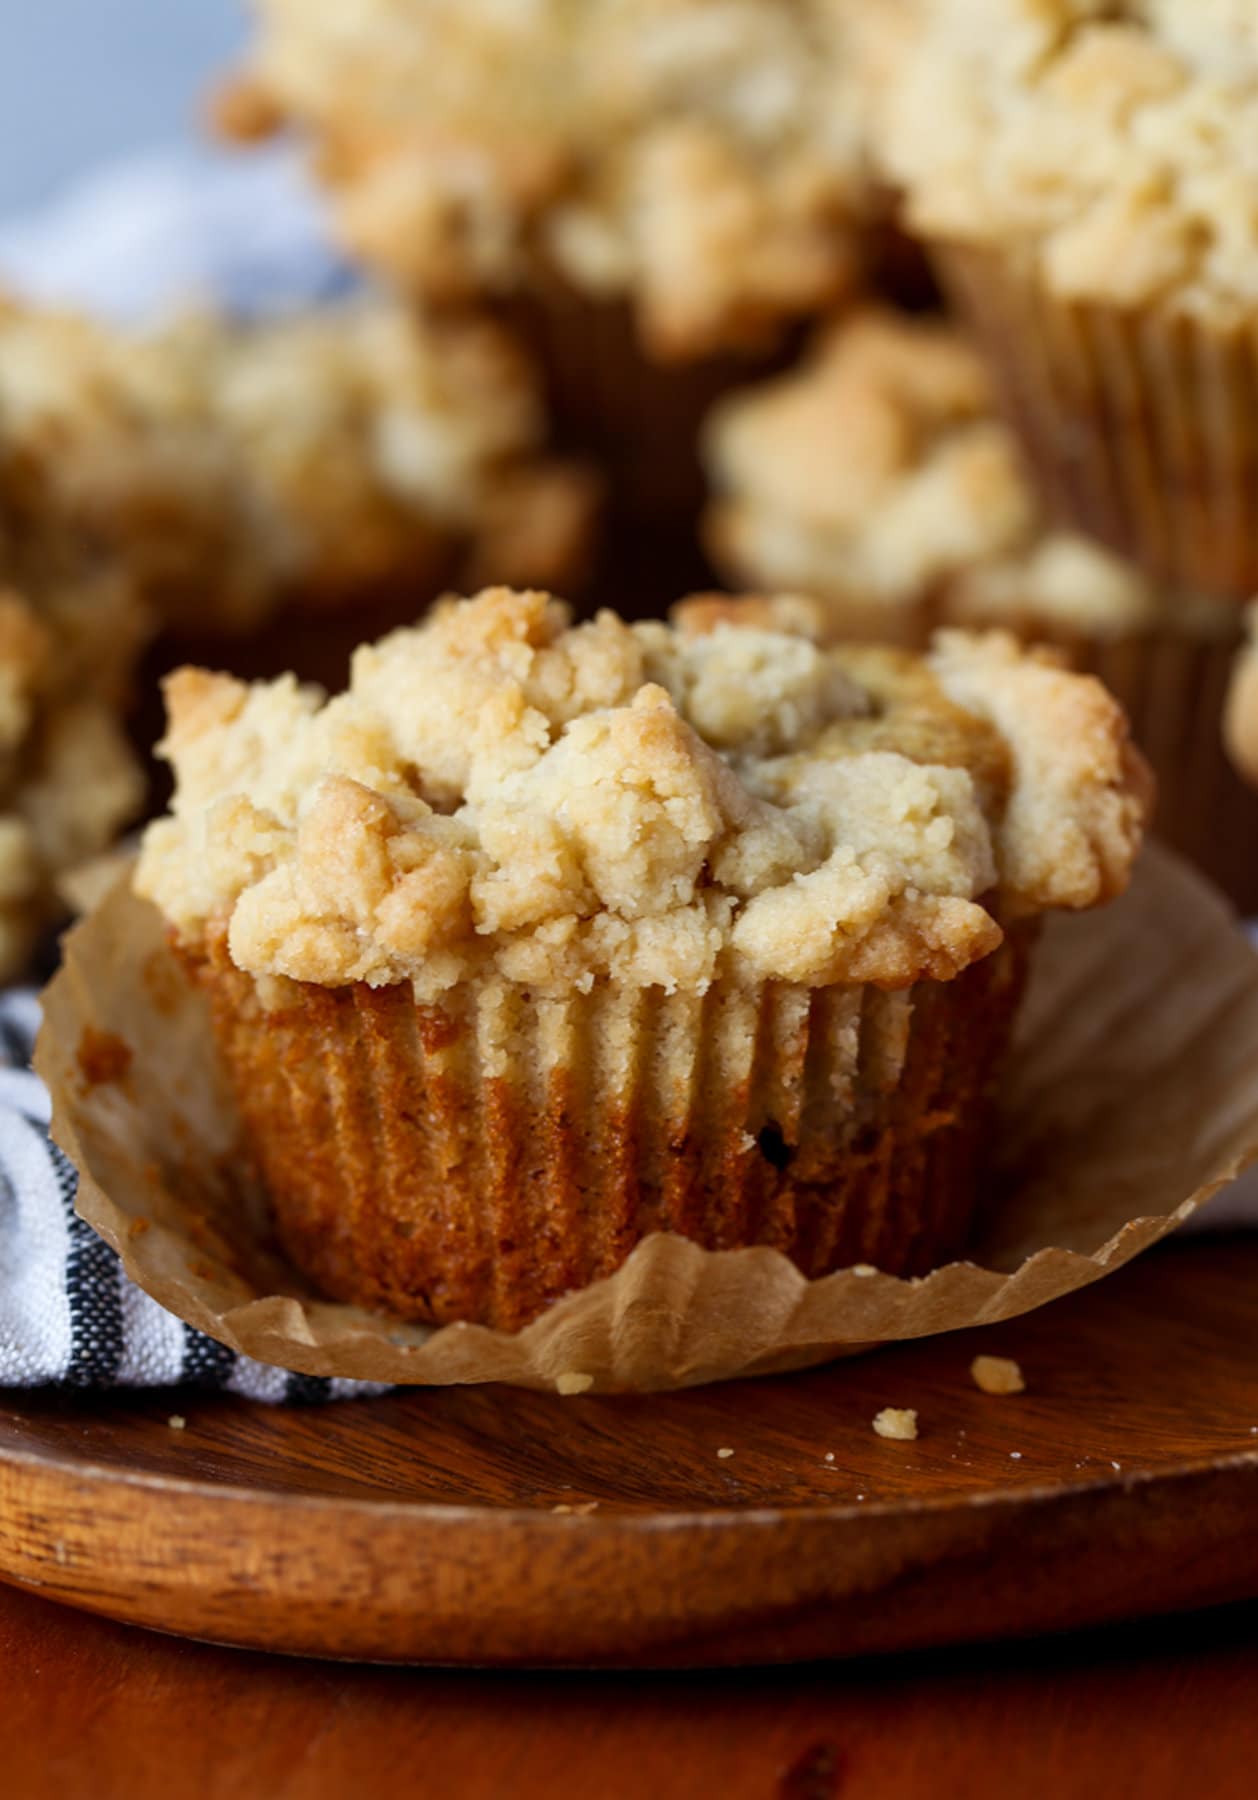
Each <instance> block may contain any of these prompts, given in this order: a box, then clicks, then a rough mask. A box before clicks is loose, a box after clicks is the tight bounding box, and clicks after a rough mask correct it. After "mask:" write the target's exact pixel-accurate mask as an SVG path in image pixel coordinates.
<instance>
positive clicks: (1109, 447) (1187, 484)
mask: <svg viewBox="0 0 1258 1800" xmlns="http://www.w3.org/2000/svg"><path fill="white" fill-rule="evenodd" d="M931 249H932V255H933V258H934V261H935V263H936V266H937V268H938V271H939V274H940V277H941V280H942V282H943V285H944V287H945V288H946V289H947V291H948V293H949V295H950V296H951V298H952V299H953V301H954V303H955V304H956V306H957V307H958V310H959V311H960V312H961V313H962V315H963V316H964V317H965V319H966V320H967V321H968V323H969V325H970V326H971V328H972V331H973V334H974V336H975V338H976V339H977V341H978V343H979V346H980V348H981V349H982V350H983V352H984V354H985V356H986V358H987V361H988V363H989V365H990V368H991V372H992V375H993V377H994V379H995V382H996V387H997V392H998V395H999V398H1000V400H1001V403H1002V405H1003V407H1004V409H1005V411H1006V412H1007V414H1008V416H1009V418H1010V421H1011V423H1012V424H1013V426H1014V428H1015V429H1016V430H1017V432H1018V435H1019V437H1020V439H1021V442H1022V446H1023V449H1024V450H1025V452H1026V454H1027V457H1028V460H1029V461H1030V463H1031V466H1032V468H1033V470H1034V473H1035V475H1036V477H1037V479H1038V482H1039V485H1040V488H1041V490H1042V492H1043V495H1044V498H1045V500H1046V501H1047V503H1048V504H1049V506H1050V507H1051V509H1052V510H1053V511H1054V512H1055V513H1056V514H1057V515H1058V516H1059V517H1060V518H1062V519H1064V520H1066V521H1067V522H1069V523H1070V524H1072V525H1074V526H1075V527H1076V528H1077V529H1079V530H1080V531H1083V532H1086V533H1088V534H1090V535H1091V536H1092V537H1096V538H1099V539H1100V540H1101V541H1102V542H1103V543H1106V544H1108V545H1110V546H1111V548H1112V549H1115V550H1117V551H1120V552H1121V553H1122V554H1123V555H1125V556H1128V557H1130V559H1131V560H1132V561H1133V562H1136V563H1138V564H1139V565H1140V566H1141V567H1142V568H1143V569H1145V570H1146V571H1147V573H1148V574H1150V575H1151V576H1153V577H1154V578H1155V579H1156V580H1159V581H1163V582H1166V583H1167V584H1169V585H1171V586H1173V587H1178V588H1181V589H1185V590H1195V591H1197V592H1199V593H1203V594H1210V595H1212V596H1214V597H1216V598H1219V599H1230V600H1235V601H1244V600H1247V599H1248V598H1249V597H1250V596H1251V595H1252V594H1253V593H1254V592H1255V590H1258V532H1256V531H1255V530H1254V519H1255V516H1258V314H1253V313H1251V314H1250V315H1249V316H1241V315H1239V314H1238V315H1237V316H1236V317H1235V318H1234V319H1233V318H1229V319H1228V320H1220V319H1217V318H1210V317H1208V316H1204V315H1203V316H1200V317H1199V316H1196V315H1194V314H1193V313H1191V312H1188V311H1186V310H1182V309H1171V308H1168V307H1165V306H1162V307H1158V306H1148V307H1129V308H1124V307H1119V306H1116V305H1105V304H1102V303H1100V302H1077V301H1070V300H1067V299H1063V298H1062V297H1061V296H1060V295H1057V294H1055V293H1054V292H1053V291H1052V289H1051V288H1050V287H1049V286H1048V284H1047V283H1046V282H1044V281H1043V280H1042V279H1041V278H1040V277H1039V276H1038V274H1037V272H1036V270H1035V268H1034V266H1033V264H1032V263H1031V262H1030V259H1028V258H1022V257H1019V256H1017V255H1015V254H1012V253H1005V252H1002V251H999V250H992V249H988V248H986V247H980V246H975V245H969V244H958V243H942V244H934V245H932V246H931Z"/></svg>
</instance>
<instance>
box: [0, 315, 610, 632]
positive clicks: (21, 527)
mask: <svg viewBox="0 0 1258 1800" xmlns="http://www.w3.org/2000/svg"><path fill="white" fill-rule="evenodd" d="M545 432H546V421H545V414H544V408H543V405H542V401H541V398H540V395H539V393H538V390H537V386H536V383H535V382H534V380H533V378H532V375H531V373H530V370H529V368H528V366H527V365H526V363H525V362H524V361H523V359H522V358H521V356H520V354H519V353H518V351H517V350H516V349H515V348H514V347H513V346H512V345H511V344H510V343H509V342H508V341H507V339H506V338H505V337H504V336H503V335H502V334H501V333H500V332H499V331H498V329H497V328H495V327H493V326H489V325H486V324H482V323H474V322H470V323H469V322H459V323H449V324H446V323H441V324H433V325H424V324H422V323H421V322H420V321H418V320H417V319H415V318H413V317H412V316H411V315H410V314H409V313H408V312H406V311H405V310H403V309H401V308H398V307H394V306H390V305H387V304H384V303H381V302H373V301H363V302H359V303H356V304H350V305H346V306H342V307H334V308H327V309H323V310H321V311H318V312H314V313H310V314H302V315H294V316H292V317H290V318H283V319H279V320H274V321H269V322H263V323H258V324H254V325H249V326H241V325H233V324H230V323H229V322H227V321H225V320H223V319H218V318H211V317H208V316H207V317H188V318H184V319H181V320H179V321H177V322H175V323H172V324H171V325H169V326H168V327H166V328H164V329H160V330H157V331H153V332H150V333H147V334H144V335H129V334H124V333H122V332H119V331H116V330H112V329H110V328H108V327H106V326H103V325H99V324H96V323H93V322H91V321H89V320H87V319H83V318H78V317H73V316H70V315H61V314H53V313H47V312H42V311H37V310H34V309H29V308H24V307H21V306H17V305H11V304H10V305H3V306H0V507H2V508H3V521H4V523H3V531H4V543H3V547H2V551H0V554H2V556H3V563H2V564H0V567H2V568H3V569H4V570H6V571H7V573H8V574H9V577H10V578H11V579H13V580H15V581H17V582H18V583H19V584H22V585H25V586H28V587H32V588H33V587H35V586H39V587H40V588H41V589H42V588H43V587H45V586H47V585H48V584H49V581H50V579H55V580H56V581H58V582H61V581H65V580H77V579H80V578H81V577H82V575H83V573H84V572H85V571H86V572H95V571H98V570H100V569H104V570H106V571H109V572H111V573H112V574H114V575H116V576H117V578H118V579H119V580H121V581H123V582H125V583H126V584H127V585H128V586H129V587H130V588H131V590H132V591H133V593H134V596H135V605H136V607H137V608H138V609H140V610H142V611H144V612H146V613H148V614H150V615H152V616H154V617H156V618H157V619H158V620H161V621H163V622H165V623H168V624H170V623H174V624H178V625H180V626H182V627H190V628H196V629H200V630H210V631H218V630H227V631H245V630H252V629H255V628H256V627H257V626H259V625H260V624H261V623H263V622H264V621H265V620H266V619H267V618H268V617H271V616H272V615H274V614H276V613H277V612H279V611H280V610H282V609H283V608H285V607H300V608H302V609H322V608H332V607H338V606H345V605H359V604H362V603H364V601H365V599H366V598H368V597H371V596H378V595H380V594H381V593H382V592H386V593H395V594H404V595H406V596H407V597H408V601H409V608H408V610H409V616H412V617H413V616H414V612H415V610H416V607H417V606H418V605H419V604H421V603H422V602H423V601H424V600H425V599H427V598H430V597H431V596H432V594H433V593H435V592H437V591H439V590H440V587H441V586H442V585H443V584H444V583H445V582H446V581H447V580H449V579H452V578H453V577H454V576H455V575H457V574H461V573H463V572H464V571H465V570H466V569H468V568H469V567H470V568H471V570H472V571H473V572H474V575H475V578H476V579H484V578H488V577H490V576H504V575H508V574H509V575H511V576H512V578H514V579H518V580H522V581H527V580H543V579H544V580H547V581H551V580H556V579H566V578H569V577H571V576H573V575H574V574H575V573H576V569H577V564H578V562H579V560H580V558H581V556H582V555H583V553H584V551H585V548H586V539H587V534H588V528H589V515H590V509H591V505H592V501H593V492H592V488H591V484H590V480H589V477H588V476H587V475H585V474H584V473H582V472H581V471H579V470H575V469H573V468H572V467H570V466H568V465H564V464H557V463H555V462H553V461H550V460H548V459H547V457H546V456H545V455H544V454H543V453H542V449H541V447H542V445H543V442H544V439H545ZM50 571H51V575H50Z"/></svg>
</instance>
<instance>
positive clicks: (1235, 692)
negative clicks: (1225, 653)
mask: <svg viewBox="0 0 1258 1800" xmlns="http://www.w3.org/2000/svg"><path fill="white" fill-rule="evenodd" d="M1246 624H1247V627H1248V629H1247V631H1246V635H1245V639H1244V641H1243V643H1242V644H1241V646H1240V649H1239V650H1238V651H1237V652H1236V660H1235V662H1234V664H1233V665H1232V676H1231V680H1230V682H1229V684H1228V694H1227V708H1226V711H1225V713H1224V737H1225V739H1226V741H1227V747H1228V751H1229V753H1230V755H1231V757H1232V760H1233V762H1234V763H1235V764H1236V767H1237V768H1238V769H1239V770H1240V772H1241V774H1242V775H1243V776H1244V777H1245V779H1246V781H1248V782H1250V783H1251V784H1252V785H1253V786H1254V787H1258V608H1255V607H1250V609H1249V611H1248V614H1247V615H1246Z"/></svg>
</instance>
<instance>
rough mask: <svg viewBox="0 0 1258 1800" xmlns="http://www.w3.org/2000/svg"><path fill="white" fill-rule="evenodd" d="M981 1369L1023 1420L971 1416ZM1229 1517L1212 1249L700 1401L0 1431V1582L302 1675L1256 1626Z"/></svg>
mask: <svg viewBox="0 0 1258 1800" xmlns="http://www.w3.org/2000/svg"><path fill="white" fill-rule="evenodd" d="M979 1350H982V1351H986V1352H996V1353H999V1354H1003V1355H1009V1356H1013V1357H1015V1358H1016V1359H1017V1360H1018V1361H1019V1362H1020V1363H1021V1365H1022V1367H1023V1369H1024V1372H1025V1375H1026V1379H1027V1383H1028V1391H1027V1392H1026V1393H1025V1394H1023V1395H1018V1396H1012V1397H1008V1398H994V1397H991V1396H987V1395H984V1394H982V1393H980V1392H979V1391H978V1390H977V1389H976V1388H975V1387H974V1385H973V1383H972V1382H971V1380H970V1378H969V1365H970V1360H971V1358H972V1357H973V1356H974V1355H975V1354H976V1352H977V1351H979ZM883 1406H897V1407H914V1408H916V1409H917V1411H918V1414H919V1418H920V1427H921V1434H920V1436H919V1438H918V1439H917V1440H916V1442H912V1443H899V1442H891V1441H887V1440H884V1439H881V1438H879V1437H877V1436H876V1435H875V1434H874V1432H873V1431H872V1429H871V1421H872V1419H873V1417H874V1414H875V1413H876V1412H877V1411H878V1410H879V1409H880V1408H882V1407H883ZM176 1409H177V1411H178V1414H179V1415H181V1416H182V1417H184V1418H185V1419H186V1426H185V1427H184V1428H183V1429H175V1428H173V1427H172V1426H171V1425H170V1424H169V1423H168V1422H167V1421H168V1419H169V1417H170V1415H171V1414H172V1413H173V1412H175V1411H176ZM721 1449H727V1450H732V1451H733V1455H732V1456H726V1457H722V1456H720V1455H719V1454H718V1453H719V1451H720V1450H721ZM1255 1505H1258V1243H1254V1242H1253V1241H1251V1240H1248V1239H1244V1238H1238V1239H1220V1240H1213V1241H1204V1240H1201V1241H1197V1242H1191V1243H1181V1244H1177V1245H1175V1246H1173V1247H1170V1248H1168V1249H1166V1250H1164V1251H1161V1252H1156V1253H1154V1254H1152V1255H1150V1256H1149V1257H1147V1258H1145V1259H1144V1260H1143V1261H1142V1262H1140V1263H1138V1264H1136V1265H1135V1266H1134V1267H1132V1268H1131V1269H1130V1270H1127V1271H1124V1272H1123V1273H1121V1274H1120V1275H1118V1276H1116V1277H1114V1278H1112V1279H1111V1280H1109V1281H1107V1282H1105V1283H1103V1284H1101V1285H1100V1286H1098V1287H1097V1288H1095V1289H1091V1290H1088V1291H1087V1292H1085V1293H1082V1294H1080V1295H1077V1296H1075V1297H1073V1298H1071V1299H1070V1300H1067V1301H1064V1302H1061V1303H1059V1304H1058V1305H1056V1306H1053V1307H1050V1308H1047V1309H1045V1310H1043V1311H1041V1312H1039V1313H1036V1314H1033V1315H1031V1316H1030V1317H1028V1318H1025V1319H1020V1320H1018V1321H1016V1322H1014V1323H1012V1324H1009V1325H1007V1326H1002V1327H1001V1328H999V1330H998V1331H990V1332H986V1333H981V1334H980V1333H966V1334H960V1335H957V1336H955V1337H950V1338H944V1339H937V1340H933V1341H931V1342H925V1343H919V1344H915V1345H905V1346H901V1347H897V1348H895V1349H889V1350H885V1351H882V1352H879V1353H877V1354H875V1355H871V1356H868V1357H864V1358H860V1359H858V1360H855V1361H851V1362H846V1363H841V1364H838V1365H835V1366H833V1367H831V1368H829V1369H824V1370H818V1371H814V1372H811V1373H808V1374H805V1375H797V1376H791V1377H779V1378H775V1379H772V1380H764V1381H759V1382H746V1383H741V1384H736V1385H731V1386H723V1387H716V1388H712V1389H708V1390H703V1391H698V1392H687V1393H680V1394H672V1395H663V1396H652V1397H644V1398H625V1397H619V1398H591V1397H588V1396H587V1397H576V1398H569V1399H560V1398H558V1397H555V1398H550V1397H547V1396H539V1395H530V1394H523V1393H518V1392H514V1391H511V1390H507V1389H497V1388H478V1389H462V1390H441V1391H426V1392H425V1391H420V1392H409V1393H406V1394H399V1395H396V1396H394V1395H390V1396H387V1397H385V1398H383V1399H380V1400H375V1401H370V1402H353V1403H346V1404H342V1405H339V1406H332V1407H328V1408H320V1409H310V1410H305V1411H291V1410H290V1411H279V1410H272V1409H267V1408H263V1407H256V1406H249V1405H246V1404H245V1403H243V1402H239V1401H234V1400H230V1399H222V1398H218V1399H196V1398H193V1397H190V1396H188V1395H180V1396H177V1397H175V1398H172V1397H171V1396H169V1395H164V1396H163V1395H159V1396H155V1397H150V1398H147V1399H144V1400H139V1401H137V1400H135V1399H128V1400H119V1401H108V1402H97V1403H94V1404H85V1403H79V1404H71V1403H68V1402H66V1401H50V1400H47V1399H42V1400H41V1399H35V1398H15V1397H13V1396H9V1398H8V1399H7V1401H6V1402H5V1403H4V1404H3V1405H0V1574H2V1575H3V1576H4V1578H5V1579H7V1580H10V1581H14V1582H18V1583H21V1584H23V1585H25V1586H28V1587H31V1588H36V1589H38V1590H40V1591H41V1592H43V1593H44V1594H45V1595H47V1596H49V1597H52V1598H56V1599H60V1600H64V1601H67V1602H69V1603H70V1604H72V1605H75V1606H80V1607H84V1608H87V1609H88V1610H91V1611H96V1612H102V1613H107V1614H110V1615H112V1616H114V1617H117V1618H120V1619H125V1620H128V1621H132V1622H135V1623H139V1624H144V1625H150V1626H154V1627H157V1628H158V1629H161V1630H167V1631H173V1632H180V1633H185V1634H188V1635H191V1636H196V1637H203V1638H208V1639H212V1640H216V1641H220V1642H224V1643H232V1644H241V1645H252V1646H258V1647H261V1648H266V1649H278V1650H288V1651H296V1652H302V1653H307V1654H313V1655H320V1656H341V1657H353V1658H374V1659H381V1660H395V1661H417V1662H442V1663H476V1664H492V1665H502V1666H511V1665H521V1664H529V1665H555V1664H571V1663H587V1664H599V1665H604V1666H646V1665H669V1664H708V1665H715V1664H732V1663H752V1662H756V1663H767V1662H777V1661H787V1660H792V1659H799V1658H805V1657H814V1656H838V1655H855V1654H859V1653H864V1652H870V1651H881V1650H888V1649H901V1648H905V1647H909V1646H923V1645H932V1644H940V1643H951V1642H960V1641H965V1640H974V1639H978V1638H984V1637H992V1636H998V1635H1002V1634H1007V1633H1027V1632H1035V1631H1044V1630H1056V1629H1064V1628H1068V1627H1073V1626H1079V1625H1085V1624H1094V1623H1097V1622H1100V1621H1104V1620H1112V1619H1120V1618H1124V1617H1129V1616H1133V1615H1137V1614H1142V1613H1148V1612H1153V1611H1166V1610H1171V1609H1175V1608H1181V1607H1188V1606H1200V1605H1209V1604H1213V1603H1215V1602H1219V1601H1223V1600H1229V1599H1237V1598H1241V1597H1246V1596H1251V1595H1255V1594H1258V1534H1255V1533H1254V1532H1253V1529H1252V1517H1253V1509H1254V1507H1255Z"/></svg>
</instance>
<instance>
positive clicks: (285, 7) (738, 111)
mask: <svg viewBox="0 0 1258 1800" xmlns="http://www.w3.org/2000/svg"><path fill="white" fill-rule="evenodd" d="M903 5H904V0H879V7H878V9H877V10H878V11H879V12H881V13H882V14H883V15H884V20H885V22H884V23H883V24H882V26H881V28H880V29H877V28H875V25H874V24H873V22H872V20H871V19H870V18H869V17H868V16H867V15H868V14H870V13H871V12H872V11H873V10H874V9H871V8H869V7H868V6H867V5H866V4H865V0H579V4H575V5H574V4H573V0H513V3H511V4H508V5H504V4H503V3H502V0H357V4H355V5H354V6H353V7H352V8H348V9H347V8H346V6H345V5H344V4H343V3H342V0H258V5H257V11H258V13H259V25H260V29H259V40H258V43H257V46H256V49H255V53H254V66H253V71H252V74H251V77H250V78H249V82H250V86H251V87H252V90H253V94H254V102H255V103H254V104H253V105H252V106H250V107H247V108H246V109H245V110H246V111H247V112H248V113H249V114H250V115H251V117H253V116H257V115H258V114H259V111H260V112H261V113H262V114H266V113H269V112H273V111H276V112H278V113H280V114H282V115H287V116H290V117H292V118H293V119H295V120H298V121H300V122H303V123H306V124H309V125H312V126H313V127H314V128H315V130H316V132H317V134H318V139H319V150H320V157H319V167H320V172H321V173H322V174H323V176H324V177H325V178H326V179H327V180H328V181H329V182H330V184H331V186H332V187H333V189H334V190H335V193H336V196H337V212H338V217H339V220H340V223H341V226H342V229H343V231H344V232H345V235H346V236H347V238H348V240H349V242H350V244H351V246H352V248H354V249H355V250H357V251H358V252H359V253H360V254H362V255H364V256H365V257H366V258H367V259H368V260H369V261H375V262H379V263H381V264H383V265H384V266H385V267H387V268H388V269H389V270H390V271H391V273H393V274H394V275H401V276H402V277H403V278H404V279H406V280H408V281H411V282H414V283H415V284H416V285H418V286H419V287H421V288H423V289H425V290H427V291H430V292H434V293H437V294H441V295H449V294H450V293H452V292H453V293H462V294H466V293H468V292H469V291H471V292H476V291H482V290H486V289H488V290H503V289H506V290H511V289H514V288H515V287H517V286H518V285H519V284H520V283H521V282H524V283H526V284H527V282H528V281H529V280H530V279H531V278H532V276H533V275H534V274H535V273H536V271H537V268H538V266H539V265H540V266H542V267H544V268H548V269H557V270H558V271H559V272H560V273H561V274H562V275H563V277H564V278H565V279H566V280H567V281H569V282H570V283H572V284H573V285H574V286H575V287H576V288H577V289H579V290H580V291H581V292H583V293H587V294H589V295H591V296H593V297H595V298H603V297H609V296H620V295H626V296H629V297H630V298H631V299H632V300H633V301H634V303H635V306H636V309H637V312H638V318H639V323H640V325H641V327H642V331H643V335H644V338H645V341H646V344H647V346H648V348H649V349H650V350H651V351H652V352H653V353H656V354H658V355H660V356H661V357H671V356H677V357H686V356H691V355H698V354H704V353H706V352H708V351H710V350H713V349H719V348H725V347H729V346H737V345H741V344H743V343H746V342H748V341H752V342H756V341H759V340H760V339H761V338H762V337H763V336H764V334H765V332H766V331H767V330H769V329H770V328H771V327H772V326H773V325H774V323H775V322H776V321H778V320H781V319H782V318H784V317H788V316H789V315H791V314H792V313H795V312H799V311H804V310H811V309H814V308H815V307H817V306H818V305H820V304H823V303H824V302H825V301H826V300H827V299H829V298H832V297H833V296H834V295H835V294H836V293H837V292H839V291H841V290H842V289H843V288H844V287H845V286H847V285H848V283H849V282H850V280H851V277H852V273H853V259H854V249H855V246H854V240H853V239H852V237H851V236H850V234H849V233H848V231H847V230H846V229H845V228H846V227H848V226H850V225H852V224H854V223H856V222H858V221H859V220H861V219H862V218H863V217H864V215H865V213H866V211H867V208H868V204H869V182H868V170H867V162H866V154H865V135H864V133H865V121H864V113H863V88H862V83H861V80H860V78H859V74H858V71H859V70H860V69H861V68H863V67H865V66H867V65H868V66H873V65H874V64H875V63H876V61H877V60H878V59H879V58H880V57H881V56H882V55H885V47H884V39H888V40H889V38H890V34H891V30H892V20H893V16H894V15H898V14H899V13H900V12H901V11H902V9H903ZM259 100H260V101H261V105H260V107H259V105H258V104H257V102H258V101H259Z"/></svg>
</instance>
